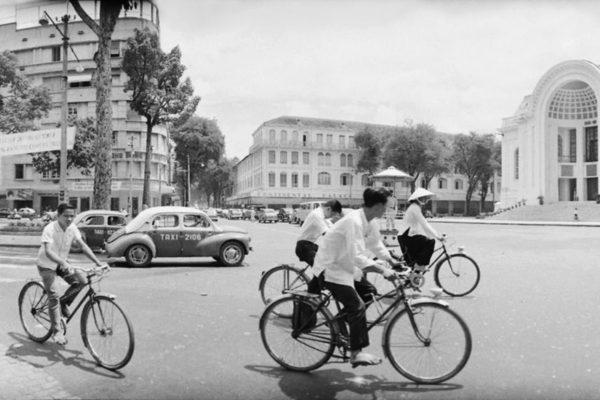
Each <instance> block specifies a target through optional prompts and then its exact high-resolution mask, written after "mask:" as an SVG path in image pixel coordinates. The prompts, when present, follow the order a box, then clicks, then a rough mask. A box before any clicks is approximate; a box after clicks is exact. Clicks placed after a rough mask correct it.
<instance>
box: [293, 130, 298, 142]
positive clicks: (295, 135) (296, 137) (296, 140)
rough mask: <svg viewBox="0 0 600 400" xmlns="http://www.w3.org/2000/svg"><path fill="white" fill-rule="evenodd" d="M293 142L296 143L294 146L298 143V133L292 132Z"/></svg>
mask: <svg viewBox="0 0 600 400" xmlns="http://www.w3.org/2000/svg"><path fill="white" fill-rule="evenodd" d="M292 142H294V144H297V143H298V131H293V132H292Z"/></svg>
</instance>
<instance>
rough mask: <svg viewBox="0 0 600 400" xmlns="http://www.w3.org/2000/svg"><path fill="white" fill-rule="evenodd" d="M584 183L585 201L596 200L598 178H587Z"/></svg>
mask: <svg viewBox="0 0 600 400" xmlns="http://www.w3.org/2000/svg"><path fill="white" fill-rule="evenodd" d="M585 181H586V182H585V183H586V186H587V199H586V200H596V195H598V178H587V179H586V180H585Z"/></svg>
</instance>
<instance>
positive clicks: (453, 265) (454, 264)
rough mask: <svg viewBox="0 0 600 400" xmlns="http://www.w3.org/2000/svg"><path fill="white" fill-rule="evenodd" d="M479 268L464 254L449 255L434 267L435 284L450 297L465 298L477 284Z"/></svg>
mask: <svg viewBox="0 0 600 400" xmlns="http://www.w3.org/2000/svg"><path fill="white" fill-rule="evenodd" d="M479 278H480V272H479V266H478V265H477V263H476V262H475V260H473V259H472V258H471V257H469V256H467V255H466V254H462V253H457V254H451V255H449V256H448V257H446V258H444V259H443V260H441V261H440V262H438V263H437V265H436V266H435V271H434V279H435V283H436V284H437V285H438V286H439V287H440V288H442V290H443V291H444V292H445V293H446V294H448V295H450V296H455V297H459V296H466V295H467V294H469V293H471V292H472V291H473V290H475V288H476V287H477V285H478V284H479Z"/></svg>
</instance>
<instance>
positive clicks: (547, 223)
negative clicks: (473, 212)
mask: <svg viewBox="0 0 600 400" xmlns="http://www.w3.org/2000/svg"><path fill="white" fill-rule="evenodd" d="M430 221H431V222H440V223H445V224H480V225H531V226H572V227H586V228H590V227H594V228H597V227H600V222H583V221H582V222H566V221H503V220H486V219H461V220H458V219H450V218H439V219H436V218H432V219H431V220H430Z"/></svg>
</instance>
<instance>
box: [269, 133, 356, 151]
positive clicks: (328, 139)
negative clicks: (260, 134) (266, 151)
mask: <svg viewBox="0 0 600 400" xmlns="http://www.w3.org/2000/svg"><path fill="white" fill-rule="evenodd" d="M315 138H316V143H317V144H324V143H325V144H327V145H328V146H332V145H333V144H334V138H333V134H332V133H328V134H323V133H317V134H316V136H315ZM277 139H278V138H277V132H275V130H274V129H271V130H270V131H269V143H271V144H275V143H277ZM289 139H290V141H291V143H300V134H299V133H298V131H292V134H291V136H290V138H289ZM346 139H347V141H346ZM324 140H325V141H324ZM310 142H311V140H310V133H309V132H304V133H303V134H302V145H303V146H306V145H307V144H308V143H310ZM279 143H288V132H287V131H286V130H285V129H284V130H282V131H281V132H279ZM346 144H347V146H348V147H349V148H354V136H346V135H338V136H337V145H338V146H339V147H342V148H344V147H346Z"/></svg>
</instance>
